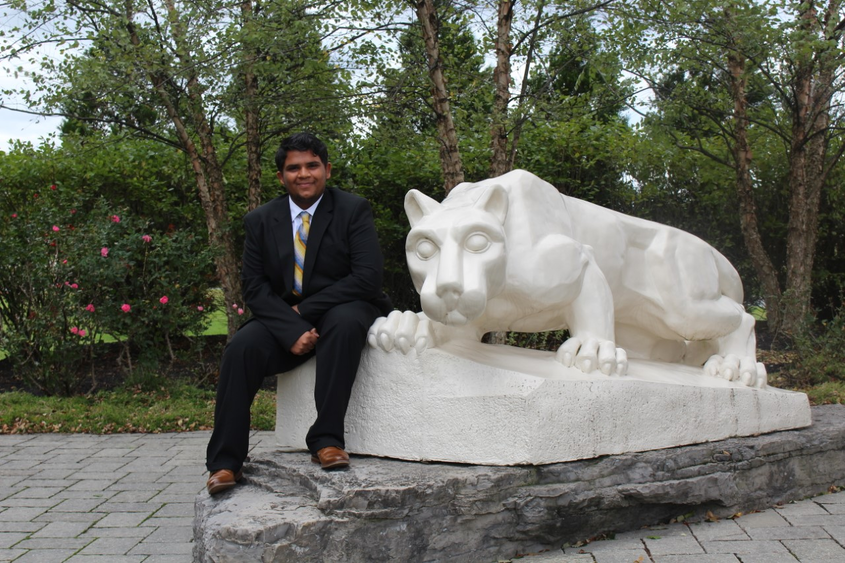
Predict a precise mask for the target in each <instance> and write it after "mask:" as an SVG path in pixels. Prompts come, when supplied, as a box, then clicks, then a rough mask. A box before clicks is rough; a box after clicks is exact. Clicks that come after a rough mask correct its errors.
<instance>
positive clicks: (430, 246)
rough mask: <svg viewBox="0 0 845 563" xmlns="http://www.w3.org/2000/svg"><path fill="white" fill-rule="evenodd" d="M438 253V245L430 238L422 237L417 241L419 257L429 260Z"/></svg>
mask: <svg viewBox="0 0 845 563" xmlns="http://www.w3.org/2000/svg"><path fill="white" fill-rule="evenodd" d="M435 254H437V245H436V244H434V243H433V242H431V241H430V240H428V239H422V240H421V241H419V242H418V243H417V258H419V259H420V260H428V259H429V258H431V257H432V256H434V255H435Z"/></svg>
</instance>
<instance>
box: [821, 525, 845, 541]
mask: <svg viewBox="0 0 845 563" xmlns="http://www.w3.org/2000/svg"><path fill="white" fill-rule="evenodd" d="M823 529H824V531H825V532H827V533H828V534H830V536H831V537H832V538H833V539H835V540H836V541H837V542H839V544H840V545H845V526H823Z"/></svg>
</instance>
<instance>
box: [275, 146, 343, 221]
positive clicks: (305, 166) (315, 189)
mask: <svg viewBox="0 0 845 563" xmlns="http://www.w3.org/2000/svg"><path fill="white" fill-rule="evenodd" d="M276 176H278V178H279V181H280V182H281V183H282V185H283V186H284V187H285V189H286V190H287V191H288V193H289V194H290V197H291V199H292V200H293V202H294V203H295V204H297V205H298V206H299V207H300V208H302V209H308V208H309V207H311V206H312V205H314V202H316V201H317V200H318V199H320V196H321V195H323V192H324V191H325V190H326V180H328V179H329V178H331V177H332V164H331V162H329V163H328V164H325V165H324V164H323V161H321V160H320V157H319V156H317V155H316V154H314V153H313V152H311V151H288V154H287V157H286V158H285V166H284V168H282V170H281V171H280V172H277V173H276Z"/></svg>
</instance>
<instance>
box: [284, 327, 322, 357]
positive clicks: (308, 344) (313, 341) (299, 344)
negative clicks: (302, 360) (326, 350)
mask: <svg viewBox="0 0 845 563" xmlns="http://www.w3.org/2000/svg"><path fill="white" fill-rule="evenodd" d="M318 338H320V335H319V334H317V329H316V328H312V329H311V330H309V331H308V332H306V333H303V334H302V336H300V337H299V340H297V341H296V342H294V344H293V346H291V348H290V352H291V354H294V355H297V356H301V355H303V354H307V353H308V352H310V351H311V350H313V349H314V346H316V345H317V339H318Z"/></svg>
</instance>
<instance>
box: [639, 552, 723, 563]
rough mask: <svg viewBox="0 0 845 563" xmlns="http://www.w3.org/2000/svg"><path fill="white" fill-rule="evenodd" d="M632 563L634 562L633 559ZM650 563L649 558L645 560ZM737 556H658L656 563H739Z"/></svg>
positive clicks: (707, 554)
mask: <svg viewBox="0 0 845 563" xmlns="http://www.w3.org/2000/svg"><path fill="white" fill-rule="evenodd" d="M630 561H634V560H633V559H631V560H630ZM643 561H644V562H645V561H648V558H646V559H643ZM739 561H740V560H739V559H738V558H737V556H736V555H733V554H730V553H705V554H703V555H658V556H656V557H655V558H654V563H739Z"/></svg>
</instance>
